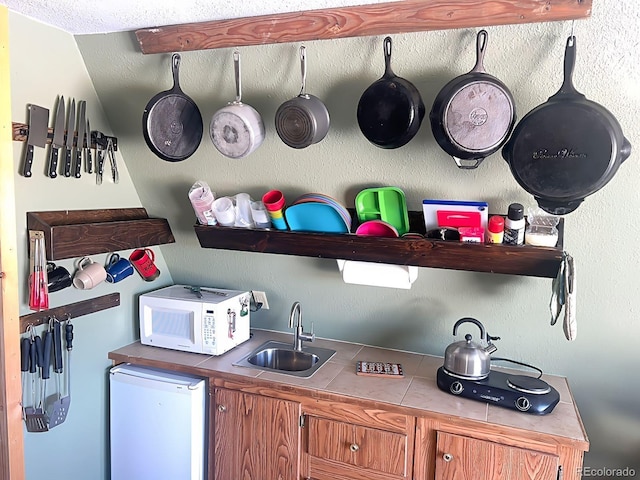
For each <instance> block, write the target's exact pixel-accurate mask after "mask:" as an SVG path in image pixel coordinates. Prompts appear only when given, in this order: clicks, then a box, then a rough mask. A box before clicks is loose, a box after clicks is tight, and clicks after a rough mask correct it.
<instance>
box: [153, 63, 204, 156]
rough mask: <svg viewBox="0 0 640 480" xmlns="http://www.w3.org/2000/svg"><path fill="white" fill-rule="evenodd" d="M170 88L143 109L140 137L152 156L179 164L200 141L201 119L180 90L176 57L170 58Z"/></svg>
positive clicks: (156, 96) (190, 101) (194, 149)
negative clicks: (171, 79) (141, 135)
mask: <svg viewBox="0 0 640 480" xmlns="http://www.w3.org/2000/svg"><path fill="white" fill-rule="evenodd" d="M171 71H172V73H173V88H172V89H171V90H165V91H164V92H160V93H158V94H157V95H155V96H154V97H153V98H152V99H151V100H149V103H147V106H146V107H145V109H144V113H143V115H142V133H143V135H144V140H145V141H146V142H147V145H148V146H149V148H150V149H151V151H152V152H153V153H155V154H156V155H157V156H158V157H160V158H161V159H163V160H167V161H169V162H179V161H181V160H184V159H186V158H188V157H190V156H191V155H192V154H193V153H194V152H195V151H196V149H197V148H198V146H199V145H200V141H201V140H202V115H200V110H199V109H198V106H197V105H196V104H195V102H194V101H193V100H192V99H191V98H189V97H188V96H187V95H185V93H184V92H183V91H182V90H181V89H180V84H179V81H178V76H179V72H180V55H179V54H177V53H174V54H173V56H172V57H171Z"/></svg>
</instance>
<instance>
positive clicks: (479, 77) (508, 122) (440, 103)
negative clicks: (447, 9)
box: [429, 30, 516, 169]
mask: <svg viewBox="0 0 640 480" xmlns="http://www.w3.org/2000/svg"><path fill="white" fill-rule="evenodd" d="M488 37H489V34H488V33H487V31H486V30H481V31H480V32H478V36H477V40H476V64H475V66H474V67H473V70H471V71H470V72H469V73H466V74H464V75H460V76H459V77H456V78H454V79H453V80H451V81H450V82H449V83H447V84H446V85H445V86H444V87H443V88H442V90H440V92H439V93H438V95H437V96H436V99H435V101H434V102H433V107H432V108H431V113H430V114H429V119H430V120H431V130H432V131H433V136H434V137H435V139H436V141H437V142H438V145H440V147H441V148H442V149H443V150H444V151H445V152H447V153H448V154H449V155H451V156H452V157H453V159H454V161H455V162H456V165H457V166H458V167H459V168H465V169H471V168H477V167H478V165H480V163H481V162H482V161H483V160H484V159H485V158H486V157H488V156H489V155H491V154H492V153H495V152H497V151H498V150H499V149H500V147H502V146H503V145H504V144H505V142H506V141H507V138H509V134H510V133H511V130H512V129H513V125H514V124H515V121H516V112H515V107H514V102H513V97H512V95H511V92H510V91H509V89H508V88H507V87H506V86H505V84H504V83H502V82H501V81H500V80H498V79H497V78H496V77H494V76H492V75H489V74H488V73H486V72H485V69H484V65H483V60H484V53H485V50H486V47H487V41H488Z"/></svg>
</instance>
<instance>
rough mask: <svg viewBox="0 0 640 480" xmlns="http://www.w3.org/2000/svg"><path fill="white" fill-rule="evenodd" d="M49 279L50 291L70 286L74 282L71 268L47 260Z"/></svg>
mask: <svg viewBox="0 0 640 480" xmlns="http://www.w3.org/2000/svg"><path fill="white" fill-rule="evenodd" d="M47 280H48V290H49V293H52V292H57V291H59V290H62V289H64V288H67V287H70V286H71V283H72V281H71V274H70V273H69V270H67V269H66V268H64V267H62V266H60V267H58V266H56V264H55V263H53V262H47Z"/></svg>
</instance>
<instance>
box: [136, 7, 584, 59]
mask: <svg viewBox="0 0 640 480" xmlns="http://www.w3.org/2000/svg"><path fill="white" fill-rule="evenodd" d="M591 3H592V0H400V1H396V2H388V3H378V4H373V5H361V6H354V7H342V8H333V9H325V10H309V11H303V12H292V13H281V14H275V15H263V16H258V17H248V18H235V19H230V20H217V21H211V22H202V23H187V24H183V25H170V26H165V27H157V28H146V29H141V30H137V31H136V37H137V39H138V42H139V44H140V49H141V50H142V53H144V54H150V53H168V52H185V51H192V50H206V49H213V48H225V47H241V46H247V45H264V44H271V43H289V42H301V41H308V40H331V39H337V38H347V37H358V36H374V35H390V34H397V33H408V32H421V31H429V30H446V29H457V28H470V27H486V26H491V25H507V24H522V23H534V22H550V21H558V20H576V19H583V18H587V17H589V16H590V15H591Z"/></svg>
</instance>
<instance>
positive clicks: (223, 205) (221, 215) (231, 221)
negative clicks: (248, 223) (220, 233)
mask: <svg viewBox="0 0 640 480" xmlns="http://www.w3.org/2000/svg"><path fill="white" fill-rule="evenodd" d="M213 212H214V214H215V216H216V218H217V219H218V223H219V224H220V225H222V226H223V227H233V226H234V225H235V223H236V208H235V205H234V204H233V200H231V199H230V198H229V197H220V198H217V199H216V200H215V201H214V202H213Z"/></svg>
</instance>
